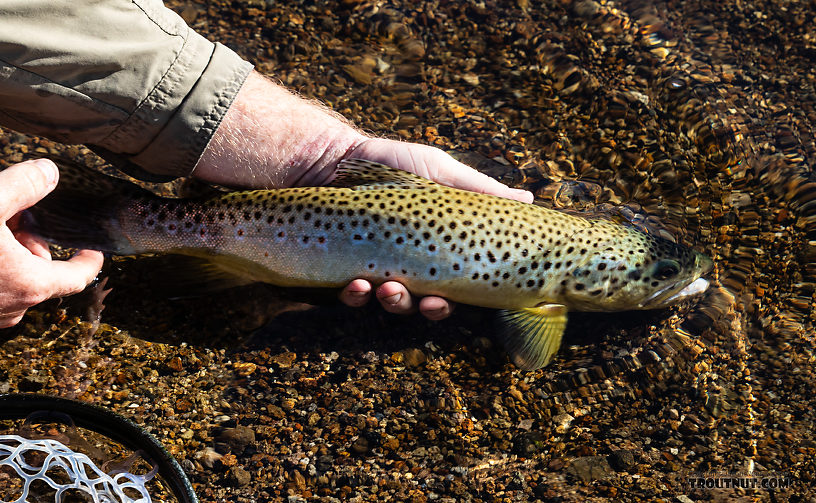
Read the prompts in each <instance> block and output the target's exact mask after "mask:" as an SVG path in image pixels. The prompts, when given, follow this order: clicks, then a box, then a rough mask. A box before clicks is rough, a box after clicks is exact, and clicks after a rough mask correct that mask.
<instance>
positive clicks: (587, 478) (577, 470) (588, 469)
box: [567, 456, 613, 483]
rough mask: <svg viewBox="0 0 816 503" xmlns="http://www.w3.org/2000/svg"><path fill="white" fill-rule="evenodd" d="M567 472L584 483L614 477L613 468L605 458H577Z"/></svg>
mask: <svg viewBox="0 0 816 503" xmlns="http://www.w3.org/2000/svg"><path fill="white" fill-rule="evenodd" d="M567 471H568V472H569V473H571V474H573V475H575V476H576V477H577V478H578V479H580V480H581V481H582V482H584V483H589V482H592V481H593V480H601V479H605V478H609V477H611V476H612V474H613V472H612V467H611V466H609V462H608V461H607V460H606V457H604V456H585V457H583V458H575V459H573V460H572V464H571V465H570V466H569V467H567Z"/></svg>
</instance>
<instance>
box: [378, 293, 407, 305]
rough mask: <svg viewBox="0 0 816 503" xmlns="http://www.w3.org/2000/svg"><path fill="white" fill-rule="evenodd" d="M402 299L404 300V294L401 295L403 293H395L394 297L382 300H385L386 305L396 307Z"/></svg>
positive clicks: (390, 296)
mask: <svg viewBox="0 0 816 503" xmlns="http://www.w3.org/2000/svg"><path fill="white" fill-rule="evenodd" d="M401 298H402V294H401V293H395V294H394V295H389V296H388V297H383V299H382V300H383V302H385V303H386V304H389V305H392V306H396V305H397V304H398V303H399V301H400V299H401Z"/></svg>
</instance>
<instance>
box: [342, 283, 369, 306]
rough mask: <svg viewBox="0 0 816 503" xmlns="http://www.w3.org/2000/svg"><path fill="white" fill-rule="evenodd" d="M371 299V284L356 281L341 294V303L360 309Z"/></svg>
mask: <svg viewBox="0 0 816 503" xmlns="http://www.w3.org/2000/svg"><path fill="white" fill-rule="evenodd" d="M370 299H371V283H369V282H368V281H366V280H364V279H355V280H354V281H352V282H351V283H349V284H348V285H346V287H345V288H343V290H342V291H341V292H340V302H342V303H343V304H345V305H347V306H350V307H360V306H362V305H364V304H366V303H367V302H368V301H369V300H370Z"/></svg>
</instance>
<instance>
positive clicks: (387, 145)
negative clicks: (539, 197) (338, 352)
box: [340, 138, 533, 320]
mask: <svg viewBox="0 0 816 503" xmlns="http://www.w3.org/2000/svg"><path fill="white" fill-rule="evenodd" d="M347 157H348V158H356V159H365V160H368V161H374V162H379V163H382V164H385V165H387V166H391V167H393V168H397V169H402V170H404V171H408V172H409V173H414V174H416V175H419V176H421V177H424V178H428V179H431V180H434V181H435V182H438V183H441V184H443V185H448V186H450V187H456V188H458V189H463V190H470V191H473V192H480V193H483V194H492V195H495V196H500V197H506V198H508V199H515V200H517V201H521V202H525V203H531V202H533V194H532V193H530V192H528V191H526V190H519V189H512V188H510V187H507V186H506V185H504V184H502V183H501V182H498V181H497V180H494V179H493V178H490V177H489V176H487V175H485V174H484V173H481V172H479V171H476V170H475V169H473V168H471V167H470V166H467V165H465V164H462V163H460V162H459V161H457V160H456V159H454V158H453V157H451V156H450V155H448V154H446V153H445V152H443V151H442V150H440V149H438V148H435V147H431V146H428V145H419V144H416V143H405V142H399V141H394V140H387V139H384V138H370V139H367V140H365V141H363V142H362V143H361V144H360V145H358V146H357V147H356V148H355V149H353V150H352V151H351V152H350V153H349V154H348V155H347ZM372 290H373V286H372V285H371V283H369V282H368V281H365V280H362V279H356V280H354V281H352V282H351V283H350V284H349V285H348V286H346V288H344V289H343V291H342V292H341V293H340V300H341V301H342V302H343V303H344V304H346V305H349V306H353V307H356V306H362V305H363V304H365V303H366V302H368V301H369V299H371V295H372V293H374V295H376V297H377V299H378V300H379V301H380V304H382V306H383V308H384V309H385V310H386V311H388V312H390V313H396V314H408V313H412V312H415V311H416V310H419V312H420V313H422V315H423V316H425V317H426V318H428V319H430V320H441V319H443V318H447V317H448V316H449V315H450V314H451V312H453V308H454V304H453V303H452V302H450V301H448V300H445V299H443V298H441V297H435V296H428V297H423V298H421V299H419V300H418V301H417V299H415V298H413V297H412V296H411V294H410V293H409V292H408V289H406V288H405V286H403V285H402V284H401V283H398V282H396V281H389V282H387V283H383V284H382V285H380V286H379V287H378V288H377V289H376V292H372Z"/></svg>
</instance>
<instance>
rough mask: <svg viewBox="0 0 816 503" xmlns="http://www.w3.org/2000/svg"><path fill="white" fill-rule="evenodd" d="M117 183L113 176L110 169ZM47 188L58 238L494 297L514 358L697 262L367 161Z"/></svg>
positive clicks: (37, 226) (234, 271)
mask: <svg viewBox="0 0 816 503" xmlns="http://www.w3.org/2000/svg"><path fill="white" fill-rule="evenodd" d="M117 183H118V182H117ZM118 190H119V193H118V194H117V195H115V196H111V197H108V198H105V197H102V198H99V197H98V195H95V196H94V198H90V197H89V196H88V195H87V194H80V193H76V192H70V191H62V192H61V191H59V190H58V191H57V192H56V194H55V195H54V196H50V197H49V198H48V199H46V200H45V201H44V202H43V203H42V204H40V205H38V206H36V207H35V208H33V209H32V210H31V215H30V218H29V219H28V225H29V227H30V228H31V230H33V231H35V232H37V233H39V234H40V235H42V236H43V237H45V238H46V239H48V240H51V241H53V242H56V243H58V244H62V245H64V246H73V247H83V248H95V249H100V250H103V251H107V252H111V253H116V254H123V255H132V254H140V253H148V252H151V253H157V252H158V253H176V254H182V255H190V256H195V257H200V258H205V259H207V260H208V261H210V262H211V263H212V264H213V266H214V267H215V268H217V270H218V271H220V272H221V273H224V274H225V275H228V276H230V277H232V278H233V279H234V281H233V282H232V284H240V283H249V282H254V281H263V282H267V283H272V284H275V285H279V286H298V287H306V286H308V287H342V286H344V285H346V284H347V283H348V282H349V281H351V280H352V279H354V278H364V279H367V280H369V281H371V282H372V283H375V284H379V283H382V282H384V281H388V280H394V281H399V282H400V283H402V284H404V285H405V286H406V287H407V288H408V289H409V290H410V291H412V292H414V293H416V294H419V295H439V296H443V297H446V298H448V299H451V300H453V301H456V302H461V303H465V304H473V305H477V306H483V307H490V308H496V309H501V310H503V311H502V313H501V314H500V318H501V319H502V321H503V327H504V328H503V329H501V331H500V332H501V333H500V335H501V336H502V338H503V339H504V341H505V344H506V346H507V347H508V349H509V351H510V352H511V354H512V356H513V360H514V362H515V363H516V364H517V365H518V366H520V367H522V368H525V369H531V368H538V367H541V366H543V365H546V364H547V363H548V362H549V361H550V359H551V358H552V356H553V354H554V353H555V352H556V351H557V349H558V347H559V345H560V340H561V335H562V334H563V331H564V327H565V325H566V313H567V311H573V310H578V311H620V310H631V309H654V308H659V307H664V306H667V305H669V304H671V303H673V302H676V301H678V300H680V299H682V298H685V297H687V296H688V295H691V294H695V293H699V292H701V291H703V290H704V289H705V287H706V286H707V282H706V281H705V280H703V279H698V278H700V276H701V275H702V274H705V273H706V272H708V271H709V270H710V269H711V265H712V264H711V261H710V260H709V259H708V258H707V257H705V256H704V255H701V254H699V253H697V252H694V251H692V250H690V249H688V248H686V247H683V246H681V245H677V244H675V243H672V242H669V241H666V240H664V239H661V238H659V237H656V236H653V235H649V234H645V233H643V232H641V231H639V230H637V229H635V228H633V227H630V226H626V225H620V224H617V223H615V222H612V221H608V220H603V219H588V218H582V217H580V216H575V215H570V214H566V213H561V212H558V211H554V210H550V209H547V208H542V207H540V206H535V205H532V204H524V203H520V202H517V201H512V200H509V199H502V198H499V197H494V196H489V195H484V194H476V193H472V192H467V191H462V190H458V189H454V188H450V187H445V186H442V185H438V184H436V183H434V182H431V181H429V180H426V179H424V178H420V177H417V176H414V175H411V174H408V173H405V172H402V171H398V170H394V169H391V168H388V167H386V166H383V165H379V164H375V163H370V162H367V161H360V160H351V161H344V162H343V163H342V164H341V168H340V171H339V175H338V177H337V179H336V180H335V181H334V183H333V184H332V186H328V187H306V188H289V189H275V190H254V191H243V192H231V193H225V194H220V195H214V196H211V197H207V198H204V199H193V200H171V199H161V198H157V197H154V196H152V195H145V194H144V193H137V192H136V191H135V190H133V189H124V188H122V187H118Z"/></svg>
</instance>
